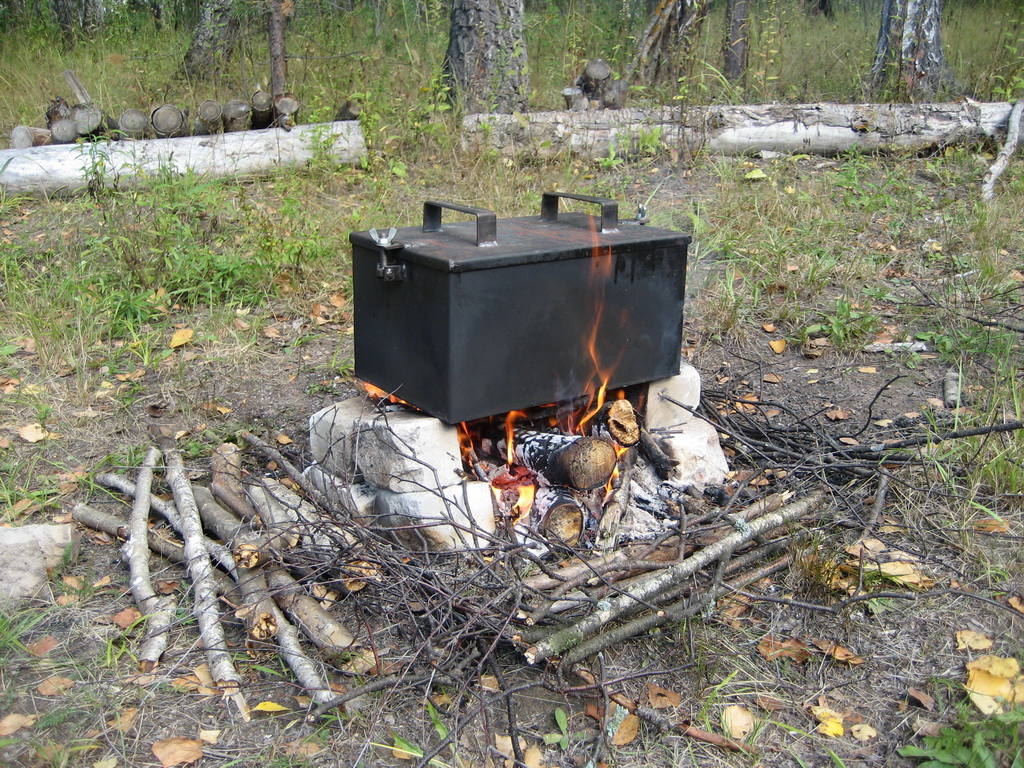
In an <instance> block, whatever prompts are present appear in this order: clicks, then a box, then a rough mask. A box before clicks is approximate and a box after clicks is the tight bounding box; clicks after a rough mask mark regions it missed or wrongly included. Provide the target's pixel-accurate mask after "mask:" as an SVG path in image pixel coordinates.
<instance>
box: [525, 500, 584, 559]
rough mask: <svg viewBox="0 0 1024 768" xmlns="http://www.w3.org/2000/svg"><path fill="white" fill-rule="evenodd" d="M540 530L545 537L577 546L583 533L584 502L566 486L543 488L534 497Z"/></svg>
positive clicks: (534, 510)
mask: <svg viewBox="0 0 1024 768" xmlns="http://www.w3.org/2000/svg"><path fill="white" fill-rule="evenodd" d="M533 512H534V515H535V516H536V517H537V518H538V519H539V520H540V523H539V525H538V530H539V531H540V533H541V535H542V536H544V538H545V539H547V540H549V541H557V542H561V543H562V544H565V545H566V546H568V547H575V546H576V545H577V544H578V543H579V540H580V537H581V536H582V535H583V504H582V503H580V501H579V499H577V498H576V497H575V496H573V495H572V494H571V493H569V492H568V491H567V490H565V489H564V488H541V489H539V490H538V491H537V495H536V496H535V497H534V499H533Z"/></svg>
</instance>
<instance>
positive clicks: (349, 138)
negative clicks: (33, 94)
mask: <svg viewBox="0 0 1024 768" xmlns="http://www.w3.org/2000/svg"><path fill="white" fill-rule="evenodd" d="M321 146H326V147H327V149H328V152H329V154H330V156H331V157H332V158H334V159H335V160H336V161H337V162H339V163H358V162H359V160H360V158H361V157H362V156H363V154H364V153H365V149H366V147H365V144H364V141H363V134H362V131H361V130H360V127H359V123H358V122H356V121H351V120H350V121H347V122H344V123H317V124H314V125H300V126H297V127H295V128H293V129H292V130H291V131H283V130H277V129H270V130H267V131H244V132H239V133H225V134H222V135H219V136H194V137H193V136H189V137H185V138H181V139H152V140H148V141H146V140H144V141H118V142H115V143H113V144H111V145H110V148H109V157H108V158H107V159H106V173H105V175H104V178H103V179H102V181H103V183H105V184H106V185H108V186H111V185H113V184H114V183H118V184H131V183H135V182H136V180H139V181H142V182H144V181H145V180H146V179H147V178H155V177H156V176H157V175H158V173H159V172H160V171H161V170H163V169H170V170H172V171H173V172H175V173H187V172H193V173H197V174H201V175H205V176H207V177H209V178H219V177H229V176H244V175H248V174H253V173H266V172H267V171H271V170H276V169H278V168H296V167H302V166H305V165H307V164H308V163H309V162H310V161H311V160H312V159H313V157H314V154H316V153H317V152H319V148H320V147H321ZM314 147H316V149H314ZM0 168H3V169H4V172H3V174H2V175H0V192H6V194H8V195H15V194H18V195H20V194H36V195H54V194H69V193H73V192H81V191H83V190H85V189H86V188H87V187H88V185H89V182H90V181H93V182H94V181H95V172H94V171H93V170H91V169H90V167H89V155H88V152H82V150H81V149H80V148H79V146H78V145H72V146H53V147H34V148H32V149H4V150H0Z"/></svg>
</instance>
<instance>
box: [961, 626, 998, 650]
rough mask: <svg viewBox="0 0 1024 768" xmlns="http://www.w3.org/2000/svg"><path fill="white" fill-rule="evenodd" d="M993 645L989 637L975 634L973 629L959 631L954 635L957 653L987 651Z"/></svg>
mask: <svg viewBox="0 0 1024 768" xmlns="http://www.w3.org/2000/svg"><path fill="white" fill-rule="evenodd" d="M993 645H995V642H994V641H993V640H992V638H991V637H989V636H988V635H986V634H985V633H984V632H975V631H974V630H973V629H961V630H960V631H959V632H957V633H956V649H957V650H958V651H964V650H968V649H970V650H972V651H987V650H988V649H989V648H991V647H992V646H993Z"/></svg>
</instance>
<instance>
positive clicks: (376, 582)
mask: <svg viewBox="0 0 1024 768" xmlns="http://www.w3.org/2000/svg"><path fill="white" fill-rule="evenodd" d="M627 421H628V419H627ZM605 423H607V422H605ZM613 428H616V427H613ZM240 437H241V440H240V442H242V441H244V443H245V444H246V445H247V446H248V449H249V454H250V455H253V454H254V455H255V456H256V457H257V458H259V459H260V461H261V467H260V471H259V472H256V471H253V472H245V471H244V470H243V467H242V457H243V455H244V454H243V452H242V451H241V450H240V449H239V448H238V446H236V445H232V444H225V445H223V446H221V447H220V448H219V449H218V450H217V451H216V453H215V454H214V456H213V459H212V463H211V468H210V473H209V476H210V478H211V480H210V482H209V483H208V484H207V485H206V486H203V485H200V484H198V483H195V482H191V481H190V480H189V475H188V474H187V473H186V470H185V467H184V464H183V460H182V456H181V453H180V451H179V450H178V449H177V448H176V447H175V446H174V441H173V438H172V437H168V436H166V435H163V434H160V435H159V436H158V439H157V443H158V445H159V449H158V448H154V449H152V450H151V451H150V453H149V455H148V456H147V457H146V460H145V462H144V464H143V466H142V468H141V469H140V470H139V472H138V476H137V477H136V479H135V481H134V482H132V481H130V480H129V479H127V478H125V477H124V476H121V475H117V474H113V473H104V474H101V475H99V476H98V477H97V481H98V482H99V483H100V484H102V485H105V486H107V487H108V488H110V489H112V490H114V491H116V492H118V493H120V494H124V495H126V496H128V497H130V498H131V499H132V500H133V501H132V509H131V515H130V521H126V520H125V519H123V518H121V517H118V516H116V515H111V514H109V513H105V512H102V511H100V510H99V509H98V506H99V505H95V504H94V505H87V504H79V505H78V506H77V507H76V508H75V510H74V517H75V519H76V520H78V521H79V522H80V523H82V524H84V525H87V526H90V527H93V528H96V529H99V530H103V531H106V532H107V533H108V534H110V535H112V536H117V537H120V538H123V539H125V540H126V541H125V544H124V553H125V560H126V561H127V563H129V565H130V568H131V585H132V592H133V595H134V598H135V600H136V602H137V603H138V606H139V608H140V611H141V613H142V614H143V615H144V616H146V617H147V618H146V642H145V644H144V647H143V648H142V649H141V651H140V654H139V658H140V660H141V664H142V667H143V670H144V671H154V670H155V669H156V667H157V666H158V664H159V660H160V657H161V654H162V653H163V650H164V647H165V646H166V643H167V638H168V629H169V627H170V625H171V622H172V620H173V616H174V613H175V606H174V605H173V603H172V602H171V599H170V598H169V597H168V596H161V595H159V594H158V593H157V591H156V590H155V589H154V587H153V583H152V579H151V576H150V572H149V558H150V556H151V554H152V553H156V554H158V555H160V556H162V557H165V558H168V559H170V560H172V561H175V562H177V563H181V564H183V565H184V566H185V567H186V568H187V572H188V576H189V580H190V582H191V589H192V591H193V600H192V604H193V611H194V613H195V617H196V620H197V621H196V623H197V625H198V628H199V632H200V634H201V645H202V647H203V648H204V649H205V652H206V654H207V655H208V657H209V658H208V662H209V664H210V669H211V672H212V674H213V677H214V679H215V680H216V682H217V685H218V687H219V689H220V690H221V691H222V692H223V694H224V697H225V699H226V700H228V701H233V702H234V703H235V704H236V705H237V707H238V708H239V710H240V711H242V712H243V713H246V712H247V711H248V709H247V705H246V704H245V695H244V692H245V691H244V679H245V678H244V676H243V675H241V674H240V673H239V671H238V669H237V668H236V667H235V665H234V663H233V661H232V657H231V655H230V654H229V653H227V652H226V648H227V643H226V640H225V636H224V631H225V622H224V621H223V619H224V618H225V617H228V616H233V617H234V618H235V619H237V620H238V621H239V622H241V626H243V627H244V629H245V634H246V641H245V645H246V648H247V650H248V651H249V652H250V653H251V654H253V655H254V656H256V657H260V656H261V655H265V654H267V653H272V652H277V653H279V654H280V655H281V656H282V657H283V659H284V660H285V661H286V662H287V663H288V664H289V665H290V666H291V667H292V669H293V672H294V674H295V676H296V679H297V680H298V681H299V683H300V684H301V685H302V686H303V687H304V688H305V689H307V690H308V691H309V693H310V697H311V699H312V701H313V706H314V707H315V708H316V711H317V712H322V711H326V710H327V709H330V708H332V707H334V706H337V705H339V704H340V703H341V702H343V701H345V700H348V699H350V698H352V697H353V696H354V695H358V693H359V692H360V691H364V690H367V689H372V690H380V689H381V687H382V686H384V687H386V686H387V685H388V680H391V679H392V678H394V679H395V680H400V681H401V682H402V684H416V683H417V681H420V680H428V679H429V680H432V681H435V682H445V681H447V682H452V681H455V680H461V679H462V678H463V677H464V676H465V675H467V674H470V675H471V674H473V673H472V669H476V668H477V665H478V662H479V661H480V660H479V655H480V653H484V654H485V655H488V656H489V654H490V653H491V652H492V651H493V649H494V648H496V647H498V645H499V644H504V645H511V646H513V647H515V648H518V649H519V650H520V651H521V652H522V654H523V656H524V657H525V660H526V661H527V662H528V663H530V664H542V663H545V664H549V665H550V664H558V665H560V666H567V665H572V664H576V663H577V662H579V661H580V660H581V659H584V658H585V657H587V656H589V655H591V654H593V653H595V652H596V651H599V650H601V649H602V648H605V647H608V646H610V645H612V644H617V643H620V642H622V641H624V640H626V639H628V638H630V637H637V636H642V635H643V634H645V633H647V632H648V631H649V630H650V629H651V628H653V627H656V626H659V625H661V624H664V623H667V622H671V621H677V620H679V619H680V618H683V617H685V616H691V615H694V614H697V613H700V612H701V611H704V610H708V609H711V608H713V607H714V604H715V601H716V600H717V599H719V598H720V597H722V596H723V595H726V594H728V593H730V592H732V591H735V590H739V589H743V588H744V587H746V586H747V585H749V584H751V583H753V582H756V581H758V580H760V579H763V578H764V577H765V576H767V575H769V574H771V573H774V572H776V571H778V570H780V569H783V568H785V567H786V566H787V565H788V564H789V562H790V560H789V557H790V555H789V554H788V553H789V551H790V545H791V544H792V542H793V541H794V539H795V538H797V537H800V536H802V535H803V531H804V530H806V528H807V527H810V526H809V525H804V526H796V525H795V524H796V523H797V522H798V521H803V522H804V523H805V524H807V523H812V522H813V521H814V520H815V519H816V518H817V516H818V515H820V512H821V510H822V508H824V507H825V505H826V500H827V496H826V494H825V492H824V491H823V490H820V489H819V490H812V491H810V492H808V493H806V494H805V495H802V496H799V497H794V496H793V494H792V493H787V494H783V493H776V494H772V495H768V496H766V497H764V498H761V499H759V500H756V501H749V500H747V502H746V503H744V504H730V503H729V501H730V499H726V503H725V505H724V506H723V505H720V504H717V503H710V502H708V501H706V500H698V499H697V498H694V497H687V498H684V499H681V500H679V501H678V524H677V525H676V526H674V527H673V529H672V530H671V531H669V532H668V533H666V534H665V535H663V536H661V537H659V538H658V539H656V540H652V541H645V542H631V543H626V544H622V545H618V546H613V547H604V548H594V547H586V546H583V545H581V543H580V541H579V540H577V542H576V543H575V544H573V543H570V542H569V541H567V539H568V538H570V537H568V536H566V534H565V533H564V530H561V529H560V530H558V531H556V532H555V531H553V532H551V533H549V534H545V533H544V529H540V528H538V529H536V530H534V531H533V532H532V536H533V541H542V542H544V543H545V544H546V545H547V546H546V551H544V552H538V551H537V550H536V549H535V548H534V547H531V546H524V545H523V543H522V541H521V540H520V538H519V537H518V536H517V534H516V532H515V530H514V529H513V527H512V526H511V525H506V527H505V528H504V529H502V528H500V527H499V529H498V531H497V533H496V534H495V535H494V536H493V537H491V538H490V539H489V540H488V541H487V542H485V543H484V544H483V545H482V546H480V547H477V548H474V549H467V550H464V551H460V552H433V553H426V552H417V553H412V552H410V551H409V550H408V549H406V548H405V547H403V546H402V545H401V544H400V543H399V540H398V539H396V538H394V537H393V536H392V535H391V532H388V531H385V530H383V529H381V530H375V529H374V527H373V523H372V521H371V522H370V523H369V524H363V523H358V522H356V521H355V520H354V518H353V516H352V510H350V509H347V508H345V505H344V504H343V503H342V505H341V506H340V507H339V505H338V503H332V502H331V501H329V500H328V499H327V498H325V497H324V496H323V495H322V494H321V493H320V492H319V491H318V490H317V489H316V488H315V487H313V486H312V485H311V484H310V483H309V482H308V481H307V479H306V478H305V477H304V475H303V474H302V472H301V471H299V469H298V468H296V467H295V465H294V464H293V463H291V462H290V461H289V460H288V459H287V458H286V457H285V456H283V455H282V454H281V453H280V452H278V451H277V450H276V449H275V448H273V447H272V446H270V445H268V444H267V443H265V442H263V441H261V440H259V439H258V438H257V437H256V436H254V435H251V434H249V433H242V435H241V436H240ZM523 437H524V438H526V439H524V440H522V441H520V442H519V444H518V445H519V446H520V447H519V448H517V449H516V450H517V451H518V452H519V453H520V454H523V458H524V460H528V461H535V462H536V461H540V459H539V458H538V456H537V455H534V456H532V457H529V458H528V457H527V456H526V454H530V453H535V452H534V451H532V450H528V449H527V446H528V445H529V444H530V442H531V440H538V439H540V440H541V442H551V439H550V438H548V437H545V438H543V439H541V438H538V437H536V436H533V437H531V436H530V435H524V436H523ZM593 440H597V441H599V442H603V441H602V440H601V438H593ZM554 442H558V441H554ZM578 442H579V441H569V442H568V443H567V445H570V446H571V445H573V444H575V443H578ZM637 442H638V444H639V442H640V441H639V438H638V441H637ZM591 443H592V441H591V440H590V439H588V440H587V441H585V443H584V444H585V445H586V444H591ZM552 445H554V443H552ZM548 447H549V448H550V447H551V446H548ZM555 448H556V450H553V451H547V453H546V454H545V456H546V458H545V459H544V461H545V462H547V465H546V466H545V467H544V469H546V470H548V471H551V469H552V467H554V466H557V467H559V469H558V470H556V471H568V472H569V473H570V476H569V480H570V482H572V483H576V484H577V485H589V484H590V482H591V481H592V480H593V478H590V480H587V481H584V480H585V479H584V478H582V476H578V475H577V474H576V471H577V469H578V467H579V466H580V463H579V462H578V461H574V460H572V456H561V457H560V451H559V450H557V446H555ZM561 450H562V451H565V450H566V449H565V448H564V447H563V448H562V449H561ZM591 451H593V452H594V455H595V456H596V457H597V459H598V463H599V464H600V463H601V461H600V456H601V452H602V449H601V448H600V447H594V446H593V445H591V447H590V448H587V449H580V448H576V449H574V453H575V454H582V453H589V452H591ZM161 455H162V456H163V464H164V470H163V471H164V481H165V485H166V486H168V487H169V488H170V490H171V492H172V494H173V502H169V501H162V500H161V499H160V498H159V497H158V496H156V495H155V494H153V493H152V492H151V490H150V488H151V484H152V482H153V479H152V478H153V474H154V468H155V467H157V465H158V463H159V461H160V456H161ZM577 458H578V456H577ZM552 462H553V464H552ZM612 462H613V464H616V463H617V464H618V466H619V467H620V470H621V469H622V463H621V460H620V461H619V462H615V460H614V459H613V460H612ZM268 467H269V468H271V469H272V470H274V471H276V472H280V473H284V475H285V476H284V477H282V478H281V481H278V480H272V479H270V478H267V477H265V476H264V474H265V473H266V471H267V469H268ZM626 471H627V473H628V467H627V469H626ZM695 495H697V496H699V494H695ZM734 496H735V498H736V499H739V498H740V497H741V495H740V494H738V493H737V494H735V495H734ZM719 501H721V500H719ZM573 503H575V502H573ZM151 513H155V514H156V515H157V516H158V517H161V518H163V519H164V521H166V523H167V524H168V525H169V526H170V528H171V529H173V531H175V532H176V534H177V536H176V537H174V538H175V539H176V540H171V538H170V537H168V536H167V535H163V536H161V535H157V533H156V531H155V530H152V529H150V528H149V527H148V520H149V516H150V514H151ZM165 531H166V529H165ZM325 589H327V590H332V591H333V592H334V594H335V597H336V598H337V600H336V601H335V602H327V603H325V602H323V601H322V600H320V599H318V597H320V598H323V597H324V593H325ZM339 595H340V597H338V596H339ZM342 613H344V615H345V618H344V619H343V618H342V617H341V615H340V614H342ZM353 617H358V621H359V624H358V625H357V624H356V623H354V621H353ZM352 626H360V627H361V628H362V629H361V630H360V631H359V632H352V631H350V630H349V628H348V627H352ZM396 627H397V628H399V629H396ZM386 630H390V631H386ZM396 636H397V637H403V638H406V639H407V640H409V642H408V647H403V648H396V647H388V646H386V641H384V640H381V639H380V638H382V637H388V638H393V637H396ZM302 637H304V638H305V641H303V640H301V639H300V638H302ZM304 646H305V647H304ZM467 648H477V649H478V650H477V651H476V652H474V653H475V655H472V658H473V659H476V660H477V661H476V662H474V663H472V664H468V665H467V658H469V657H467ZM480 649H486V650H480ZM387 658H390V659H392V660H393V659H396V658H397V659H400V660H401V661H400V662H395V661H390V662H385V661H383V660H384V659H387ZM487 661H488V662H489V663H490V661H493V660H491V659H489V658H488V659H487ZM364 662H365V663H364ZM467 670H469V671H467ZM355 673H359V674H362V675H368V676H369V677H370V678H371V680H370V682H369V683H365V684H363V685H362V686H358V687H355V688H351V689H349V690H348V691H347V692H344V693H341V694H337V693H336V692H337V690H339V680H338V679H337V678H338V677H339V676H341V677H344V676H346V675H352V674H355ZM397 684H398V683H397V682H396V685H397Z"/></svg>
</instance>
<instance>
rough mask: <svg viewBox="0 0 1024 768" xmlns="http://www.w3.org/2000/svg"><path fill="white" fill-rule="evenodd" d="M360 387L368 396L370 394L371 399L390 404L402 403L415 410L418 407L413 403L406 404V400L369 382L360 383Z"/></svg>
mask: <svg viewBox="0 0 1024 768" xmlns="http://www.w3.org/2000/svg"><path fill="white" fill-rule="evenodd" d="M359 385H360V386H361V387H362V388H363V389H364V390H366V394H368V395H369V396H370V397H373V398H376V399H377V400H387V401H388V402H389V403H401V404H402V405H408V406H409V407H410V408H415V407H416V406H414V405H412V404H411V403H407V402H405V400H403V399H402V398H400V397H398V396H397V395H394V394H392V393H390V392H385V391H384V390H383V389H381V388H380V387H378V386H377V385H375V384H371V383H370V382H368V381H360V382H359Z"/></svg>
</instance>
